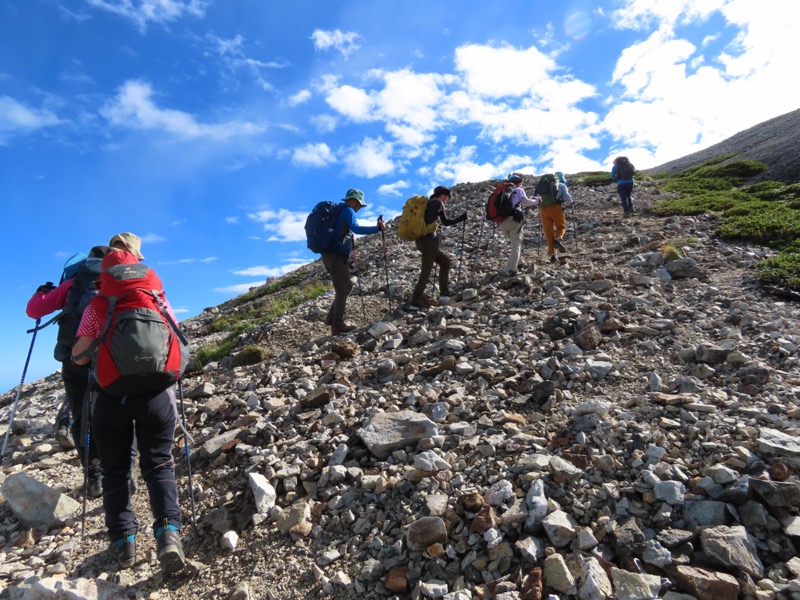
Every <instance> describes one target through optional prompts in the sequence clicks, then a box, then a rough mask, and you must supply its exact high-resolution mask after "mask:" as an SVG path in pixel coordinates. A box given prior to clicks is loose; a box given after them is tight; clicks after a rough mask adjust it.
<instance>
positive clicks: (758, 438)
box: [0, 178, 800, 600]
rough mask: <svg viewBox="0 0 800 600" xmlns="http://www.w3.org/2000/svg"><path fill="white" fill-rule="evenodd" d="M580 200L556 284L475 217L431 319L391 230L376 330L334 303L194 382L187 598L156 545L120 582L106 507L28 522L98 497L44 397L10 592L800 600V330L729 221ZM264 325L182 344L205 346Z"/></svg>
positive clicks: (361, 308) (28, 453)
mask: <svg viewBox="0 0 800 600" xmlns="http://www.w3.org/2000/svg"><path fill="white" fill-rule="evenodd" d="M492 185H493V182H484V183H480V184H462V185H458V186H455V187H454V188H453V198H452V200H451V202H450V203H449V204H448V210H449V211H451V212H452V214H454V215H455V214H458V213H459V212H460V211H461V210H463V209H468V210H469V211H470V213H471V214H472V215H476V214H478V213H479V212H480V211H481V208H482V204H483V202H484V200H485V198H486V196H487V195H488V191H489V190H490V189H491V188H492ZM523 185H525V187H526V188H527V189H532V188H533V181H532V180H531V179H530V178H529V179H528V180H527V181H526V182H525V183H524V184H523ZM571 191H572V193H573V195H574V196H575V197H576V200H577V203H576V206H575V211H574V215H573V214H572V213H571V211H569V210H568V213H567V216H568V227H569V232H568V235H567V238H566V240H565V243H566V244H567V246H568V253H567V254H566V255H563V256H562V257H561V261H560V262H559V263H558V264H550V263H548V262H546V261H545V257H544V253H543V251H542V249H541V248H540V246H539V244H538V236H537V227H536V221H535V218H530V217H529V220H528V224H527V225H526V233H525V238H526V241H525V245H524V249H523V261H524V263H526V265H525V267H523V268H522V269H521V270H520V272H519V273H518V274H517V275H514V276H502V275H500V274H499V269H500V267H501V266H502V265H503V264H504V262H505V259H506V256H507V252H508V242H507V241H506V240H505V239H504V238H503V237H502V236H500V235H499V234H497V233H495V232H492V230H491V228H490V227H488V226H487V225H486V224H485V223H484V224H483V225H482V222H481V221H480V220H477V219H474V218H471V219H470V220H469V221H468V224H467V225H465V226H464V229H462V228H461V226H457V227H454V228H450V230H449V231H447V238H446V241H445V242H444V248H445V250H446V252H447V253H448V254H449V255H450V256H451V257H453V259H454V260H453V273H452V279H453V284H454V285H453V287H454V289H455V291H456V295H455V296H454V297H453V298H448V299H443V301H442V305H441V306H439V307H436V308H431V309H428V310H426V311H420V312H415V311H411V310H408V309H407V308H405V307H404V305H403V302H404V301H407V300H408V297H409V295H410V291H411V288H412V286H413V284H414V281H415V278H416V275H417V273H418V269H419V262H418V254H417V253H416V251H415V250H414V249H413V245H411V244H406V243H403V242H401V241H399V240H396V238H395V237H394V235H393V233H392V232H390V233H389V235H388V236H387V240H388V242H389V247H388V253H389V259H390V260H389V261H387V262H384V257H383V254H382V251H381V242H380V238H379V236H374V237H372V238H367V239H365V240H364V241H363V243H362V245H361V246H359V263H360V264H359V267H360V270H361V271H360V273H359V275H360V279H361V288H362V291H363V304H362V300H361V299H360V298H359V294H358V287H356V288H355V289H354V294H353V296H352V297H351V299H350V301H349V303H348V315H349V317H350V319H351V320H352V321H354V322H355V323H357V324H359V325H360V326H361V328H360V329H358V330H356V331H355V332H353V333H351V334H348V335H346V336H340V337H330V336H329V335H327V327H325V325H324V324H323V323H322V319H323V318H324V315H325V312H326V309H327V305H328V304H329V302H330V298H331V296H330V294H326V295H325V296H322V297H320V298H318V299H316V300H314V301H310V302H307V303H306V304H304V305H302V306H301V307H299V308H298V309H296V310H294V311H292V312H290V313H287V314H285V315H283V316H281V317H280V318H278V319H277V320H275V321H274V322H272V323H270V324H268V325H265V326H263V327H261V328H260V329H258V330H257V331H253V332H250V333H247V334H244V335H242V336H241V339H240V344H239V348H243V347H244V346H246V345H248V344H257V345H260V346H262V347H264V348H265V349H266V350H267V351H268V353H269V355H270V357H269V358H268V359H267V360H266V361H264V362H261V363H258V364H255V365H249V366H233V359H232V358H230V357H229V358H226V359H223V360H221V361H219V362H215V363H210V364H207V365H205V366H203V368H202V370H200V371H198V372H195V373H194V374H192V375H190V376H188V377H186V378H185V381H184V383H183V392H184V399H185V405H186V417H187V420H188V425H189V426H188V429H189V434H190V435H191V444H190V445H191V450H192V471H193V482H194V492H195V500H196V513H197V530H193V528H192V526H191V524H190V520H191V519H190V510H189V503H188V499H187V498H186V494H185V493H184V492H185V490H186V489H187V476H186V475H187V473H186V464H185V461H183V462H182V461H181V452H182V447H183V446H182V444H183V437H182V434H180V432H179V437H178V441H177V442H176V460H177V465H178V474H179V486H180V488H181V491H182V495H183V501H182V506H183V508H184V513H185V521H186V526H185V528H184V530H183V534H184V540H185V545H186V551H187V557H188V558H190V559H191V564H190V567H189V568H188V569H187V570H186V572H185V573H181V574H179V575H178V576H176V577H175V576H174V577H171V578H170V579H169V580H164V579H163V578H162V577H161V576H160V575H159V574H158V571H157V561H156V560H155V556H154V544H153V542H152V540H150V539H149V537H148V536H149V534H148V533H147V532H146V531H145V529H146V528H145V527H144V526H143V528H142V531H141V534H142V535H140V543H139V560H138V563H137V565H136V566H135V567H134V568H133V569H130V570H126V571H117V569H116V567H115V565H114V564H113V563H112V562H111V561H110V560H109V558H108V557H107V556H105V554H104V553H103V550H104V549H105V546H106V543H107V542H106V541H105V539H104V534H103V523H102V507H101V505H100V503H99V501H97V500H92V501H90V502H89V515H88V518H87V532H86V535H85V536H83V537H82V536H81V532H80V514H79V513H73V514H71V515H68V516H64V515H63V514H56V513H53V514H51V516H50V523H49V524H45V525H42V524H41V523H38V524H37V525H35V526H32V525H31V524H30V523H27V522H26V521H24V519H22V518H21V516H20V513H19V512H17V511H15V510H13V508H12V507H13V506H14V505H15V504H14V503H19V502H22V501H24V500H26V497H25V496H24V493H25V492H24V489H25V488H24V486H21V485H19V480H20V476H19V475H22V474H24V475H25V476H26V477H30V478H33V479H35V480H38V481H41V482H43V483H44V484H46V485H48V486H50V487H51V488H52V489H53V490H55V491H56V492H59V493H63V494H64V495H66V496H71V497H73V498H78V496H76V494H75V491H76V488H79V487H80V481H81V473H80V468H79V466H78V463H77V460H76V459H75V458H74V453H73V452H66V451H62V450H61V449H59V448H58V447H57V446H56V444H55V443H54V441H53V436H52V420H53V417H54V414H55V410H56V408H57V404H58V402H59V400H60V393H61V390H60V388H59V383H58V378H57V377H55V376H51V377H49V378H47V379H45V380H41V381H38V382H35V383H33V384H30V385H26V386H25V389H24V393H23V394H22V400H21V403H20V405H21V407H20V411H19V413H18V415H19V416H18V419H17V420H16V421H15V430H14V435H13V436H12V443H11V449H10V452H9V454H10V456H7V457H6V463H5V464H6V466H5V468H4V473H3V475H2V476H0V477H2V478H3V479H4V480H5V481H4V483H3V487H2V491H3V494H4V495H5V499H6V502H4V504H3V505H2V507H0V511H1V512H0V542H2V551H1V552H2V560H0V563H2V564H0V585H3V586H5V587H6V589H5V591H4V592H3V596H4V597H9V598H18V597H31V598H33V597H35V598H56V597H59V598H60V597H62V596H59V595H58V594H59V593H61V594H66V593H67V590H69V593H70V594H72V595H70V596H69V597H71V598H86V599H87V600H88V599H89V598H97V597H109V598H110V597H121V598H122V597H130V598H134V597H135V598H193V599H197V598H231V599H234V598H235V599H246V598H311V597H315V598H316V597H328V598H362V599H379V598H380V599H385V598H443V599H446V600H466V599H470V598H495V599H499V600H517V599H523V600H539V599H542V598H553V599H556V598H570V599H571V598H578V599H580V600H603V599H618V600H632V599H647V598H665V599H668V600H689V599H690V598H695V599H696V600H720V599H735V598H753V599H758V600H790V599H791V600H798V599H800V557H798V548H800V517H798V513H799V512H800V483H798V474H799V473H800V440H799V439H798V437H797V433H798V424H799V423H800V387H798V379H799V377H798V371H797V364H798V359H799V357H800V354H799V353H798V345H800V335H798V331H800V327H798V325H800V311H798V308H797V306H796V305H794V304H791V303H787V302H784V301H780V300H776V299H774V298H771V297H769V296H766V295H764V294H763V293H762V292H761V291H760V290H759V289H758V287H757V286H756V285H755V284H754V283H753V281H752V280H751V276H752V269H753V266H754V265H755V263H756V262H757V261H759V260H761V259H762V258H764V257H765V256H767V255H768V251H765V250H763V249H761V248H757V247H751V246H747V245H739V246H737V245H730V244H726V243H723V242H721V241H720V240H718V239H716V238H715V237H714V228H715V225H716V220H715V219H714V218H713V217H673V218H659V217H655V216H653V215H652V214H650V213H649V211H648V208H649V206H650V205H651V204H652V202H653V201H654V200H655V199H657V197H658V192H657V191H656V190H655V189H652V188H648V187H647V186H640V187H638V188H637V190H636V195H635V200H636V203H637V208H638V211H639V212H638V215H637V216H636V217H635V218H633V219H627V220H623V219H622V218H621V217H622V215H621V210H620V208H619V206H618V203H617V201H616V198H615V195H614V190H613V188H612V187H611V186H607V187H603V188H585V187H581V186H574V187H572V188H571ZM573 217H574V218H573ZM576 225H577V226H576ZM462 240H463V243H462ZM676 250H677V251H676ZM387 273H388V278H389V281H390V285H389V292H390V293H389V294H388V295H387V293H386V284H385V281H386V276H387ZM307 278H308V279H309V280H312V279H315V278H318V279H322V280H324V271H323V270H322V268H321V266H320V265H319V264H314V265H312V266H311V267H310V268H309V274H308V275H307ZM256 302H257V300H256ZM390 307H391V311H390V310H389V309H390ZM247 308H248V307H247V306H235V304H234V303H230V302H229V303H226V304H224V305H222V306H220V307H215V308H212V309H208V310H206V311H205V312H204V313H203V314H202V315H200V316H198V317H195V318H193V319H189V320H187V321H186V322H184V326H185V327H186V329H187V331H188V333H189V335H190V336H191V338H192V340H193V344H194V345H195V346H200V345H203V344H206V343H210V342H213V341H214V340H215V339H218V337H219V335H220V334H210V333H209V331H210V330H209V324H210V322H211V321H213V320H214V319H215V318H217V317H219V316H220V315H224V314H233V313H235V312H236V311H242V310H247ZM215 336H216V337H215ZM12 399H13V394H12V393H8V394H5V395H4V396H2V398H0V404H3V406H4V408H3V409H2V411H0V415H1V416H2V419H3V422H4V423H7V419H8V414H9V411H10V402H11V400H12ZM18 474H19V475H18ZM14 481H17V482H18V483H17V484H16V485H11V483H9V482H12V483H13V482H14ZM15 490H16V492H15ZM20 490H22V491H20ZM18 496H21V497H18ZM27 499H28V500H30V498H27ZM135 501H136V505H135V509H136V511H137V514H138V515H139V517H140V521H141V522H142V523H148V522H149V512H148V508H147V499H146V494H144V493H142V492H141V491H139V492H138V493H137V494H136V496H135ZM48 514H50V513H48ZM25 594H29V595H27V596H26V595H25ZM37 594H38V595H37ZM115 594H116V595H115ZM63 597H66V596H63Z"/></svg>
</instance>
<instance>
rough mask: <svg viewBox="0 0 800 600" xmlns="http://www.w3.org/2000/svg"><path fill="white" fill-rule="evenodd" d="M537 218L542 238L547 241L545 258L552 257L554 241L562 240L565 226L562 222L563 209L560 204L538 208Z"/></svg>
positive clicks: (554, 251)
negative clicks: (542, 233) (540, 225)
mask: <svg viewBox="0 0 800 600" xmlns="http://www.w3.org/2000/svg"><path fill="white" fill-rule="evenodd" d="M539 218H540V219H541V220H542V229H544V237H545V238H546V239H547V256H553V254H555V253H556V249H555V248H554V247H553V240H554V239H558V240H560V239H563V238H564V232H565V231H566V230H567V224H566V222H565V221H564V209H563V208H562V207H561V205H560V204H551V205H550V206H542V207H540V208H539Z"/></svg>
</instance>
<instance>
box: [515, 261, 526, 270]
mask: <svg viewBox="0 0 800 600" xmlns="http://www.w3.org/2000/svg"><path fill="white" fill-rule="evenodd" d="M527 268H528V265H527V263H524V262H520V263H517V269H519V270H520V271H524V270H525V269H527Z"/></svg>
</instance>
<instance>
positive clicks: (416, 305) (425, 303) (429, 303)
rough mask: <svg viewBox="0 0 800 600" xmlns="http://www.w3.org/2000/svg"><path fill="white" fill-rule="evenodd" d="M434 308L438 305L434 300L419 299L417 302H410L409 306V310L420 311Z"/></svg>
mask: <svg viewBox="0 0 800 600" xmlns="http://www.w3.org/2000/svg"><path fill="white" fill-rule="evenodd" d="M434 306H439V303H438V302H437V301H436V300H434V299H433V298H427V297H426V298H419V299H418V300H412V301H411V303H410V304H409V308H410V309H411V310H420V309H421V308H433V307H434Z"/></svg>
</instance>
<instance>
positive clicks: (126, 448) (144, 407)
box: [72, 234, 186, 573]
mask: <svg viewBox="0 0 800 600" xmlns="http://www.w3.org/2000/svg"><path fill="white" fill-rule="evenodd" d="M115 238H122V239H120V240H117V241H119V242H120V243H119V244H118V246H121V247H122V248H126V249H125V250H122V249H120V250H116V251H113V252H111V253H110V254H109V255H108V256H106V257H105V258H104V259H103V264H102V269H103V271H105V270H107V269H109V268H110V267H112V266H114V265H120V264H136V263H138V262H139V259H140V258H143V257H142V254H141V252H140V251H139V245H138V243H132V239H134V238H135V241H138V240H139V238H138V237H135V236H133V234H120V236H114V238H112V245H113V242H114V241H115ZM128 250H130V251H128ZM101 277H102V275H101ZM101 281H102V279H101ZM102 293H103V285H102V283H101V285H100V295H98V296H97V297H96V298H94V299H93V300H92V304H90V305H89V307H88V308H87V309H86V310H85V311H84V313H83V318H82V319H81V324H80V326H79V327H78V332H77V335H78V341H77V342H76V343H75V346H74V347H73V350H72V356H73V360H74V361H75V362H76V363H77V364H88V362H89V361H90V360H91V357H90V356H86V353H87V351H90V350H91V348H92V344H93V342H94V341H95V339H97V338H98V337H99V336H100V335H101V334H102V333H103V327H104V325H105V323H104V322H103V323H101V319H100V318H98V312H97V310H98V308H99V307H100V304H101V303H102V302H106V303H107V299H106V298H104V297H102ZM167 306H168V305H167ZM167 310H168V311H169V312H170V313H171V309H169V308H167ZM173 320H174V317H173ZM103 321H105V319H103ZM176 421H177V410H176V404H175V394H174V392H173V390H172V388H171V387H169V388H167V389H166V390H164V391H160V392H157V393H145V394H130V395H127V394H125V395H114V394H110V393H108V392H106V391H104V390H103V389H102V388H100V387H99V386H98V387H97V389H96V392H95V400H94V410H93V412H92V437H93V439H94V440H95V441H96V444H97V448H98V455H99V457H100V467H101V468H102V472H103V510H104V512H105V523H106V530H107V532H108V537H109V540H110V542H111V543H110V545H109V553H110V554H111V555H112V556H113V557H114V558H115V559H116V560H117V562H118V563H119V565H120V567H122V568H129V567H132V566H133V565H134V564H135V562H136V536H137V533H138V530H139V523H138V522H137V520H136V515H135V513H134V512H133V509H132V506H131V490H130V488H129V486H128V485H127V482H128V479H129V477H130V476H131V460H130V457H131V451H132V449H133V447H134V443H138V450H139V467H140V470H141V473H142V478H143V479H144V480H145V483H146V484H147V491H148V494H149V495H150V508H151V510H152V512H153V519H154V522H153V533H154V534H155V538H156V551H157V556H158V559H159V561H160V562H161V564H162V566H163V568H164V571H165V572H166V573H171V572H175V571H178V570H180V569H182V568H183V567H184V566H185V564H186V559H185V557H184V554H183V545H182V543H181V538H180V529H181V511H180V506H179V505H178V487H177V484H176V482H175V464H174V460H173V457H172V445H173V441H174V437H175V425H176Z"/></svg>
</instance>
